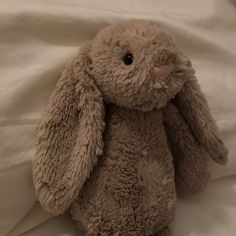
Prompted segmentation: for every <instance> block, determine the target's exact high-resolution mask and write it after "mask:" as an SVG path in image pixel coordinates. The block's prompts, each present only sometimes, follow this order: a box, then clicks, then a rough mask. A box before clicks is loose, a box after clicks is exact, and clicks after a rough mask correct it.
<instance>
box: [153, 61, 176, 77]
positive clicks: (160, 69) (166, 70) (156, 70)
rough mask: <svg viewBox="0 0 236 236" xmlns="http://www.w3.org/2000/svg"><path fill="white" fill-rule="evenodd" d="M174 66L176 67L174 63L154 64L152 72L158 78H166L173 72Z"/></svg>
mask: <svg viewBox="0 0 236 236" xmlns="http://www.w3.org/2000/svg"><path fill="white" fill-rule="evenodd" d="M174 68H175V65H174V63H170V64H167V65H160V66H154V67H153V68H152V74H153V75H154V77H156V78H157V79H158V80H165V79H166V78H167V77H168V76H169V75H170V74H171V73H172V72H173V70H174Z"/></svg>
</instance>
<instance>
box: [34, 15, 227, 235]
mask: <svg viewBox="0 0 236 236" xmlns="http://www.w3.org/2000/svg"><path fill="white" fill-rule="evenodd" d="M201 146H202V147H204V148H205V150H206V151H207V152H208V153H209V154H210V156H211V157H212V158H213V159H214V160H215V161H216V162H218V163H220V164H224V163H225V162H226V160H227V149H226V148H225V146H224V144H223V142H222V140H221V138H220V136H219V133H218V130H217V127H216V123H215V121H214V120H213V118H212V116H211V114H210V112H209V108H208V105H207V102H206V99H205V98H204V96H203V94H202V92H201V90H200V88H199V85H198V83H197V80H196V77H195V75H194V70H193V68H192V66H191V63H190V61H189V60H188V59H187V57H186V56H184V55H183V53H182V52H181V51H180V50H179V49H178V48H177V47H176V44H175V41H174V39H173V38H172V36H171V35H170V34H169V33H168V32H166V31H164V30H163V29H161V28H160V27H159V26H158V25H157V24H155V23H152V22H149V21H142V20H131V21H125V22H122V23H117V24H114V25H111V26H108V27H106V28H104V29H103V30H101V31H100V32H99V33H98V34H97V35H96V36H95V38H94V39H93V40H92V41H91V42H89V43H87V44H86V45H85V46H84V47H83V48H82V49H81V50H80V51H79V53H78V55H77V56H76V57H75V58H74V60H73V61H72V62H71V63H69V64H68V66H67V67H66V69H65V71H64V72H63V74H62V76H61V78H60V80H59V81H58V83H57V86H56V88H55V90H54V92H53V94H52V97H51V102H50V105H49V109H48V112H47V115H46V117H45V119H44V120H43V122H42V123H41V124H40V126H39V128H38V143H37V157H36V159H35V160H34V161H33V181H34V185H35V188H36V193H37V196H38V199H39V201H40V203H41V204H42V206H43V207H44V208H45V209H46V210H47V211H49V212H51V213H53V214H55V215H57V214H62V213H64V212H65V211H66V210H69V211H70V212H71V214H72V217H73V218H74V219H75V220H76V221H77V222H78V225H79V227H80V228H81V229H82V230H83V232H84V233H85V234H86V235H101V236H102V235H104V236H105V235H122V236H125V235H134V236H135V235H138V236H140V235H143V236H150V235H158V236H164V235H170V230H169V224H170V223H171V221H172V219H173V216H174V206H175V202H176V191H177V192H178V193H179V194H182V195H187V194H191V193H195V192H197V191H200V190H201V189H202V188H203V187H204V186H205V185H206V180H207V178H208V173H207V167H206V166H207V165H206V158H205V157H204V155H203V154H202V149H201ZM174 170H175V171H174Z"/></svg>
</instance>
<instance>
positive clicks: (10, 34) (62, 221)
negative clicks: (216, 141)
mask: <svg viewBox="0 0 236 236" xmlns="http://www.w3.org/2000/svg"><path fill="white" fill-rule="evenodd" d="M140 18H141V19H149V20H153V21H156V22H159V23H160V24H161V25H162V26H163V27H165V28H167V29H168V30H170V31H171V32H172V33H173V35H174V36H175V38H176V39H177V42H178V44H179V46H180V47H182V49H183V50H184V52H185V53H186V54H187V55H188V56H189V57H190V58H191V59H192V62H193V65H194V67H195V69H196V73H197V76H198V78H199V82H200V84H201V86H202V89H203V91H204V92H205V94H206V96H207V98H208V100H209V105H210V108H211V110H212V113H213V115H214V117H215V119H216V121H217V124H218V126H219V128H220V132H221V134H222V136H223V138H224V140H225V143H226V145H227V146H228V148H229V150H230V153H229V162H228V164H227V165H226V166H225V167H221V166H218V165H216V164H214V163H213V162H212V161H210V160H209V169H210V172H211V176H212V180H213V182H212V183H211V184H210V185H209V188H208V189H207V190H206V191H205V192H203V193H201V194H199V195H197V196H194V197H192V198H189V199H185V200H179V201H178V205H177V214H176V219H175V221H174V223H173V235H174V236H178V235H179V236H187V235H191V236H195V235H209V236H213V235H214V236H222V235H224V236H228V235H235V234H236V226H235V225H236V177H234V175H235V174H236V157H235V156H236V144H235V143H236V119H235V118H236V1H235V0H208V1H205V0H198V1H194V0H176V1H171V0H145V1H144V0H120V1H116V0H86V1H85V0H84V1H83V0H41V1H37V0H21V1H17V0H7V1H3V0H1V1H0V75H1V77H0V199H1V201H0V235H1V236H4V235H9V236H13V235H19V234H20V233H23V232H26V231H29V230H31V231H29V232H28V233H26V234H25V235H74V233H75V231H74V228H73V227H74V226H73V225H72V223H71V221H70V220H69V217H68V216H61V217H57V218H55V219H50V218H51V217H52V216H50V215H49V214H47V213H45V212H44V211H43V210H42V209H41V208H40V206H39V205H38V204H37V203H36V198H35V195H34V189H33V185H32V179H31V161H32V159H33V158H34V156H35V127H36V124H37V122H38V121H39V120H40V118H41V117H42V115H43V112H44V111H45V108H46V104H47V101H48V98H49V95H50V93H51V92H52V90H53V87H54V86H55V83H56V81H57V79H58V78H59V75H60V73H61V71H62V69H63V67H64V65H65V63H66V62H67V61H68V59H70V58H71V57H72V56H73V55H75V53H76V52H77V50H78V48H79V47H80V45H81V44H83V43H84V42H85V41H87V40H90V39H92V38H93V36H94V35H95V34H96V32H97V31H98V30H99V29H101V28H102V27H104V26H106V25H108V24H109V23H112V22H115V21H120V20H123V19H140ZM49 219H50V220H49ZM42 222H44V223H43V224H42V225H41V226H40V225H39V224H40V223H42ZM36 226H37V227H36ZM34 227H36V228H34ZM33 228H34V229H33ZM40 230H43V231H40ZM42 232H43V233H42Z"/></svg>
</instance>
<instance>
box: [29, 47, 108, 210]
mask: <svg viewBox="0 0 236 236" xmlns="http://www.w3.org/2000/svg"><path fill="white" fill-rule="evenodd" d="M89 48H90V47H89V46H88V45H87V46H86V47H84V48H83V49H82V50H80V53H79V55H78V56H77V57H76V58H75V59H74V60H73V61H72V62H71V63H70V64H69V65H68V66H67V67H66V69H65V71H64V72H63V74H62V76H61V78H60V79H59V81H58V83H57V85H56V88H55V91H54V92H53V94H52V97H51V100H50V106H49V109H48V112H47V116H46V118H45V119H44V121H43V122H42V123H41V124H40V126H39V128H38V142H37V147H36V159H35V160H34V161H33V182H34V185H35V189H36V193H37V195H38V199H39V201H40V203H41V204H42V206H43V207H44V208H45V209H46V210H47V211H49V212H51V213H53V214H55V215H57V214H62V213H63V212H64V211H65V210H66V209H67V208H68V207H69V206H70V204H71V202H72V201H73V200H74V199H75V198H76V196H77V195H78V193H79V191H80V189H81V187H82V186H83V184H84V182H85V180H86V178H87V177H88V176H89V174H90V172H91V170H92V168H93V166H94V165H95V164H96V162H97V159H98V156H99V155H101V154H102V150H103V139H102V135H103V130H104V121H103V118H104V105H103V99H102V96H101V93H100V91H99V90H98V89H97V87H96V85H95V83H94V81H93V80H92V79H91V78H90V76H89V75H88V73H87V68H88V63H89V56H88V54H89Z"/></svg>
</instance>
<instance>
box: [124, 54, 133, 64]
mask: <svg viewBox="0 0 236 236" xmlns="http://www.w3.org/2000/svg"><path fill="white" fill-rule="evenodd" d="M133 61H134V57H133V55H132V54H131V53H127V54H125V56H124V57H123V62H124V63H125V65H131V64H132V63H133Z"/></svg>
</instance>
